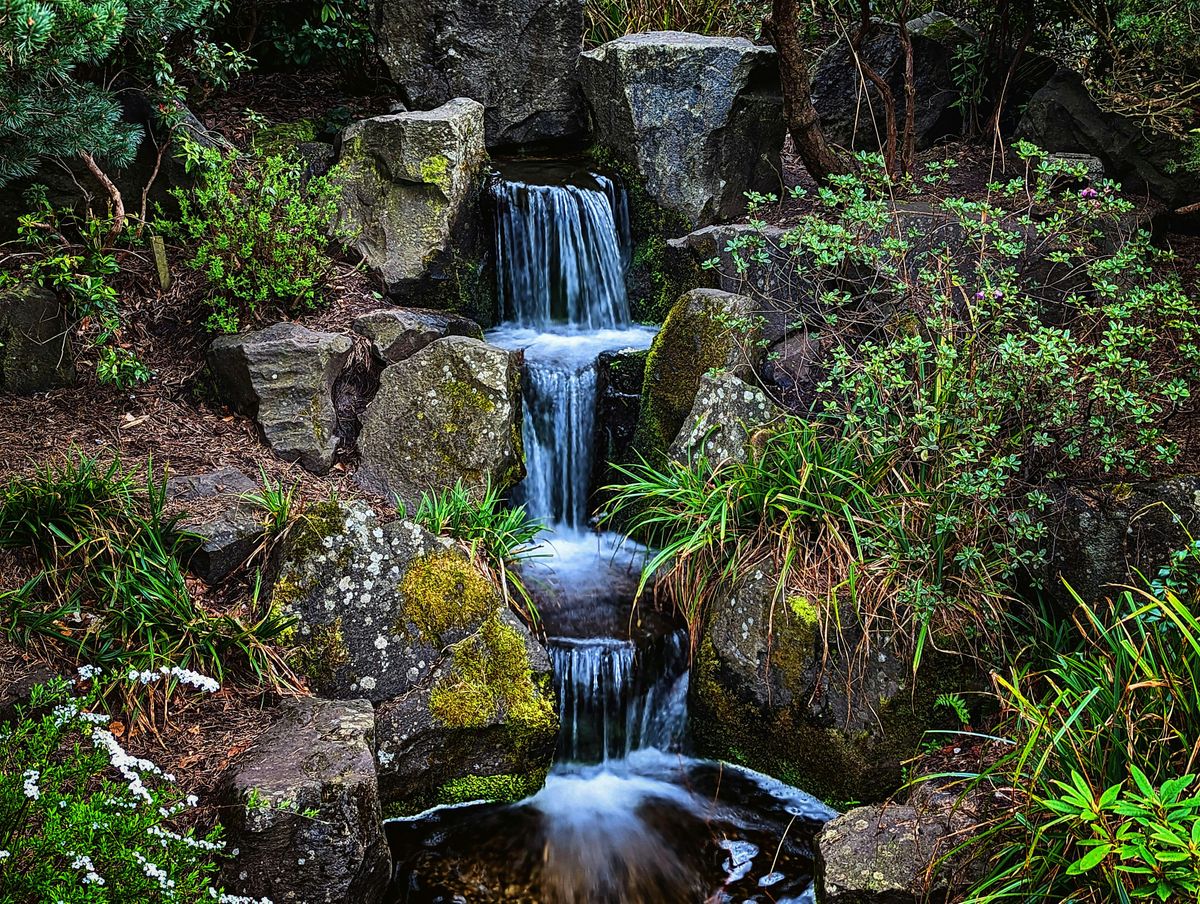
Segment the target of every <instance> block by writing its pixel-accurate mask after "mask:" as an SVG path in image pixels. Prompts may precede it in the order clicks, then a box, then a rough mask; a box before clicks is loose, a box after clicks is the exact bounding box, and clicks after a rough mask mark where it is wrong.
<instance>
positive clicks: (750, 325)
mask: <svg viewBox="0 0 1200 904" xmlns="http://www.w3.org/2000/svg"><path fill="white" fill-rule="evenodd" d="M754 315H755V307H754V303H753V302H752V301H751V300H750V299H749V298H747V297H746V296H744V295H733V294H731V293H729V292H722V291H720V290H718V289H693V290H692V291H690V292H685V293H684V294H683V295H681V296H680V297H679V300H678V301H677V302H675V305H674V306H673V307H672V308H671V311H670V313H669V314H668V315H667V319H666V320H665V321H664V322H663V326H662V329H661V330H659V332H658V335H657V336H655V337H654V342H653V343H652V344H651V346H650V353H649V355H648V356H647V358H646V376H645V380H644V382H643V384H642V405H641V411H640V413H639V415H638V425H637V431H636V433H635V435H634V447H635V449H636V450H637V451H639V452H640V453H641V454H643V455H646V456H647V457H650V456H659V455H662V454H663V453H665V452H666V451H667V449H668V448H669V446H670V444H671V442H672V440H673V439H674V438H675V436H676V434H678V433H679V430H680V428H681V427H682V426H683V424H684V421H685V420H686V419H687V416H688V413H689V412H690V411H691V410H692V403H693V402H694V401H695V398H696V391H697V390H698V389H699V388H700V379H701V378H702V377H703V376H704V375H705V374H706V373H708V372H709V371H710V370H714V371H726V370H728V371H732V372H734V373H736V374H739V375H741V376H748V375H749V374H750V373H751V372H753V371H754V370H755V369H756V368H757V366H758V364H759V362H760V361H761V360H762V349H761V348H760V347H759V345H758V341H757V340H758V336H759V331H758V325H757V321H756V320H755V319H754Z"/></svg>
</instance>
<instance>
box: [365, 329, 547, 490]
mask: <svg viewBox="0 0 1200 904" xmlns="http://www.w3.org/2000/svg"><path fill="white" fill-rule="evenodd" d="M358 448H359V452H360V453H361V461H360V464H359V468H358V472H357V474H356V475H355V479H356V480H357V481H358V483H359V484H360V485H362V486H363V487H364V488H366V489H368V490H371V491H373V492H377V493H382V494H385V495H388V496H395V497H398V498H399V499H401V500H402V501H403V502H404V504H405V505H406V506H408V508H409V511H413V510H415V508H416V506H417V505H418V504H419V502H420V500H421V496H422V494H423V493H426V492H430V491H432V492H437V491H439V490H443V489H446V488H449V487H452V486H454V485H455V484H456V483H458V482H459V481H461V482H462V483H463V485H464V486H466V487H468V488H469V489H471V490H473V491H475V492H477V493H482V492H483V490H484V488H485V487H486V486H487V485H488V484H491V486H493V487H495V488H497V489H501V490H503V489H506V488H508V487H510V486H512V485H513V484H515V483H516V482H517V481H518V480H520V479H521V478H522V477H523V476H524V474H525V455H524V447H523V445H522V443H521V371H520V368H519V367H518V363H517V360H516V359H515V357H514V355H513V354H512V353H511V352H508V351H505V350H504V349H501V348H497V347H495V346H494V345H488V344H487V343H485V342H481V341H479V340H478V339H472V338H470V337H467V336H447V337H446V338H444V339H439V340H437V341H435V342H432V343H430V344H429V345H426V346H425V347H424V348H422V349H421V350H420V351H418V352H416V353H415V354H413V355H412V356H411V357H408V358H406V359H404V360H402V361H399V362H398V363H396V364H393V365H391V366H390V367H387V368H385V369H384V371H383V373H382V374H381V375H380V380H379V391H378V392H377V393H376V394H375V398H374V400H373V401H372V402H371V404H370V406H369V407H368V408H367V410H366V413H365V414H364V415H363V418H362V432H361V433H360V434H359V438H358Z"/></svg>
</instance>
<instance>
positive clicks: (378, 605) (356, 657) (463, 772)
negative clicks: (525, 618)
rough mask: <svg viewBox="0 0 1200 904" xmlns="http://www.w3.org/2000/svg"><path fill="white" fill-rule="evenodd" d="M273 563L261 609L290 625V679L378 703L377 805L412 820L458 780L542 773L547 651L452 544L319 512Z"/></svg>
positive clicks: (362, 518) (547, 727) (354, 506)
mask: <svg viewBox="0 0 1200 904" xmlns="http://www.w3.org/2000/svg"><path fill="white" fill-rule="evenodd" d="M280 558H281V561H282V565H281V566H280V567H279V568H278V576H277V578H276V580H275V583H274V587H273V590H272V608H273V611H275V612H277V613H278V614H281V615H289V616H293V617H295V618H296V619H297V623H296V626H295V628H294V632H293V634H292V635H291V637H289V638H287V642H288V643H289V644H290V645H291V646H292V648H293V652H292V653H291V655H290V660H289V661H290V663H291V665H292V667H293V668H295V669H296V670H297V671H298V672H299V673H301V674H303V675H305V676H306V677H307V678H308V679H309V681H310V683H311V684H312V685H313V686H314V687H315V688H316V689H317V690H318V692H319V693H321V694H323V695H325V696H329V697H337V698H348V697H359V696H361V697H366V698H368V699H369V700H371V701H372V702H374V703H376V704H379V705H380V710H379V726H380V734H379V740H380V745H379V765H380V776H381V782H382V784H383V787H384V799H385V803H387V804H390V805H394V806H395V807H396V808H398V809H406V810H410V809H412V808H413V807H421V806H425V805H428V804H429V803H432V802H435V801H436V800H438V799H440V798H441V797H442V796H444V795H441V794H440V792H439V789H440V788H441V786H442V785H444V784H448V783H454V782H459V781H462V780H465V779H466V778H467V777H468V776H472V775H474V776H496V775H512V774H515V773H517V772H520V773H521V774H527V775H530V776H537V775H540V774H543V773H544V771H545V769H546V767H547V766H548V765H549V761H550V756H551V755H552V753H553V748H554V738H555V733H556V730H557V724H558V723H557V717H556V715H555V712H554V706H553V703H552V695H551V693H550V692H549V688H548V678H547V674H548V670H549V665H548V660H547V657H546V653H545V651H544V650H543V649H542V648H541V647H540V646H539V645H538V644H537V643H536V641H534V640H533V638H532V637H531V636H530V635H529V632H528V631H527V630H526V629H525V627H524V626H523V625H522V624H521V623H520V622H519V621H517V620H516V619H515V617H513V615H512V614H511V612H509V610H508V608H507V606H506V605H505V603H504V601H503V600H502V599H501V596H500V594H499V592H498V590H497V588H496V587H495V585H494V584H493V583H492V582H491V581H490V580H489V579H488V578H487V577H486V576H485V575H484V574H483V573H482V572H480V571H479V570H478V569H477V568H476V567H475V566H474V565H473V564H472V563H471V562H470V561H469V560H468V559H467V557H466V555H464V554H463V552H461V551H460V550H459V549H458V548H457V547H456V546H455V545H454V544H453V543H451V542H450V541H448V540H445V539H443V538H440V537H436V536H434V535H433V534H431V533H429V532H428V531H426V530H425V529H424V528H422V527H420V526H418V525H416V524H413V523H411V522H408V521H403V520H395V521H391V522H388V523H386V524H381V523H380V522H379V521H378V520H377V519H376V518H375V516H374V515H373V514H372V512H371V510H370V509H369V508H367V507H366V506H365V505H364V504H362V503H361V502H347V503H339V502H334V501H329V502H325V503H321V504H319V505H318V506H315V507H313V508H312V509H310V511H309V512H308V513H307V515H306V517H305V519H304V521H303V522H301V524H300V525H299V526H298V528H297V529H296V530H294V531H293V533H292V536H291V537H290V538H289V540H288V542H287V544H286V546H285V548H284V550H283V551H282V552H281V554H280ZM531 780H532V779H531Z"/></svg>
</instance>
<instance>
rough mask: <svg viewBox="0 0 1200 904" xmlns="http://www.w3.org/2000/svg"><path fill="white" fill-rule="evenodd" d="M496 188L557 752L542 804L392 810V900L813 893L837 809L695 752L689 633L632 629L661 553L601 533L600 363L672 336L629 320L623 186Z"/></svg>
mask: <svg viewBox="0 0 1200 904" xmlns="http://www.w3.org/2000/svg"><path fill="white" fill-rule="evenodd" d="M555 175H556V176H557V175H558V174H557V173H556V174H555ZM493 197H494V200H495V202H496V205H495V207H496V231H495V236H496V242H497V246H496V258H497V263H498V271H499V272H498V274H497V283H498V288H499V296H500V301H501V309H502V310H503V312H504V314H505V317H506V320H505V322H503V323H502V324H501V325H500V326H498V327H497V328H495V329H493V330H491V331H489V333H488V335H487V339H488V341H489V342H491V343H493V344H495V345H499V346H501V347H505V348H510V349H520V350H522V351H523V352H524V359H525V368H526V373H525V384H524V394H525V406H524V412H525V413H524V424H523V432H524V442H525V449H526V465H527V471H528V476H527V477H526V478H525V480H524V481H523V482H522V484H521V485H520V486H518V487H517V489H516V492H515V493H514V502H519V503H521V504H524V505H525V506H526V508H527V510H528V511H529V513H530V514H531V515H533V516H534V517H536V518H538V519H539V520H541V521H542V522H543V523H544V524H546V525H547V533H546V535H545V538H544V540H543V542H542V548H541V549H540V550H539V552H540V553H541V555H540V557H538V558H535V559H533V560H532V563H531V564H530V565H529V566H528V568H527V569H526V581H527V583H528V584H529V585H530V587H531V588H537V587H542V588H545V589H548V590H550V591H551V592H549V593H548V594H547V598H548V600H549V602H548V603H541V602H540V598H539V608H540V610H541V617H542V621H543V624H544V626H545V629H546V634H547V647H548V651H549V653H550V658H551V662H552V665H553V673H554V682H555V689H556V693H557V701H558V708H559V714H560V718H561V726H560V730H559V741H558V750H557V754H556V757H555V762H554V765H553V767H552V768H551V771H550V773H549V775H548V776H547V779H546V782H545V785H544V786H543V787H542V788H541V790H539V791H538V792H536V793H535V794H533V795H532V796H531V797H529V798H527V799H525V800H522V801H518V802H514V803H490V802H479V803H469V804H459V805H452V806H444V807H438V808H434V809H433V810H430V811H428V812H426V813H422V814H420V815H418V816H415V817H408V818H401V819H395V820H390V821H389V822H388V823H387V829H388V837H389V842H390V844H391V846H392V850H393V854H394V857H395V863H396V866H395V874H394V880H393V884H392V898H391V900H393V901H395V902H406V904H408V902H411V904H425V902H429V904H434V902H439V904H450V902H472V904H474V902H493V901H494V902H501V901H514V902H515V901H522V902H530V904H533V902H540V904H630V902H633V904H686V902H696V904H701V902H735V901H736V902H762V904H766V902H811V901H812V900H813V891H812V850H811V845H812V838H813V836H814V833H815V831H816V829H817V828H818V827H819V826H820V824H821V823H822V822H823V821H824V820H826V819H828V818H829V817H830V816H831V815H832V811H830V810H828V808H826V807H825V806H824V805H823V804H821V803H820V802H819V801H817V800H816V799H815V798H813V797H811V796H810V795H807V794H805V793H804V792H802V791H799V790H797V789H795V788H792V787H790V786H788V785H785V784H783V783H782V782H778V781H776V780H774V779H771V778H769V777H768V776H764V775H761V774H758V773H755V772H752V771H750V770H746V769H742V768H740V767H736V766H731V765H729V764H722V763H714V762H711V761H706V760H698V759H694V758H692V757H690V756H689V755H688V754H687V747H688V743H687V695H688V665H689V658H690V650H689V641H688V637H687V634H686V632H685V631H682V630H678V629H673V628H669V627H668V628H667V629H665V630H662V631H659V632H657V633H656V632H650V633H649V634H648V635H647V633H646V632H639V633H638V634H637V636H631V631H630V629H629V624H630V612H631V607H632V605H633V595H634V591H635V589H636V586H637V578H638V575H639V569H640V566H641V562H642V559H643V556H644V553H645V551H644V549H642V548H641V547H639V546H638V545H637V544H636V543H633V542H631V541H629V540H626V539H625V538H623V537H621V536H620V535H617V534H613V533H603V532H597V531H595V530H593V529H592V528H591V526H590V525H589V518H590V516H591V511H590V506H589V497H590V490H591V488H590V481H591V475H592V471H593V468H592V466H593V449H594V435H595V430H596V391H597V372H596V361H597V358H598V356H599V355H600V354H601V353H602V352H605V351H615V350H619V349H625V348H634V349H638V348H646V347H648V346H649V344H650V341H651V340H652V338H653V336H654V332H655V331H654V329H653V328H650V327H645V326H641V325H637V324H634V323H633V322H632V321H631V318H630V314H629V304H628V300H627V298H626V294H625V287H624V270H625V268H626V267H627V266H628V262H629V259H630V248H631V243H630V237H629V214H628V207H627V203H626V200H625V197H624V193H623V191H621V189H620V187H619V186H618V185H617V184H616V183H615V182H614V181H613V180H611V179H609V178H607V177H604V176H600V175H597V174H594V173H588V172H575V173H572V174H570V175H569V176H567V177H566V178H562V177H561V176H560V177H558V178H555V179H553V180H544V181H538V180H536V179H513V180H506V181H501V182H499V183H498V184H497V185H496V186H495V188H494V189H493ZM535 595H536V590H535Z"/></svg>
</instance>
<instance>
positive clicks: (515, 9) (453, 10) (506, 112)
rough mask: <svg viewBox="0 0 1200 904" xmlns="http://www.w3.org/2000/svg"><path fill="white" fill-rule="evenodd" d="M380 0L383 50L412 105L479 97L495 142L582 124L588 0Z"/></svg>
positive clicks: (574, 129)
mask: <svg viewBox="0 0 1200 904" xmlns="http://www.w3.org/2000/svg"><path fill="white" fill-rule="evenodd" d="M374 8H375V16H374V21H375V28H374V31H375V38H376V42H377V47H378V52H379V56H380V58H381V59H382V60H383V64H384V66H385V67H386V69H387V72H388V75H389V76H390V77H391V79H392V81H393V82H395V83H396V85H397V86H399V88H400V91H401V93H402V95H403V97H404V101H405V103H407V104H408V106H409V107H410V108H412V109H428V108H430V107H436V106H438V105H439V104H443V103H445V102H446V101H448V100H450V99H451V98H453V97H470V98H474V99H475V100H477V101H479V102H480V103H481V104H483V105H484V107H486V108H487V143H488V146H489V147H494V146H497V145H513V144H527V143H530V142H535V141H545V140H547V139H553V138H565V137H569V136H572V135H576V134H578V133H579V132H581V131H582V129H583V103H582V101H581V99H580V97H579V88H578V85H577V84H576V82H575V67H576V65H577V63H578V59H579V48H580V46H581V45H582V43H583V0H497V2H492V3H480V2H478V0H446V2H442V3H413V2H411V0H375V2H374Z"/></svg>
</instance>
